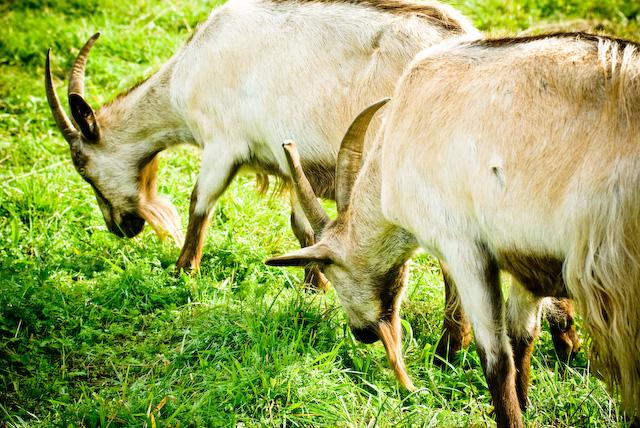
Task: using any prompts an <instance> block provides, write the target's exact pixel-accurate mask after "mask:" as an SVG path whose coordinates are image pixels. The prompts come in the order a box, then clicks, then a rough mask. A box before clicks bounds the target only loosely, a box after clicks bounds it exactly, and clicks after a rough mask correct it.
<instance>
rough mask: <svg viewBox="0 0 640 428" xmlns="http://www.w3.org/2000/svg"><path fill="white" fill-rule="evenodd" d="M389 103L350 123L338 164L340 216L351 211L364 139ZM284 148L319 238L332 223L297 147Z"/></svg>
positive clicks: (287, 144)
mask: <svg viewBox="0 0 640 428" xmlns="http://www.w3.org/2000/svg"><path fill="white" fill-rule="evenodd" d="M388 101H389V98H384V99H382V100H380V101H378V102H377V103H375V104H372V105H370V106H369V107H367V108H366V109H364V110H363V111H362V112H361V113H360V114H359V115H358V116H357V117H356V118H355V120H354V121H353V122H352V123H351V126H349V129H348V130H347V133H346V134H345V136H344V138H343V139H342V143H341V144H340V151H339V152H338V160H337V162H336V206H337V209H338V215H341V214H343V213H345V212H346V211H347V209H348V208H349V202H350V199H351V189H352V188H353V184H354V183H355V180H356V176H357V175H358V171H359V170H360V167H361V165H362V150H363V147H364V138H365V135H366V133H367V129H368V128H369V124H370V123H371V120H372V119H373V116H374V115H375V114H376V112H377V111H378V110H379V109H380V108H381V107H382V106H384V105H385V104H386V103H387V102H388ZM282 147H283V148H284V151H285V155H286V157H287V162H288V164H289V170H290V173H291V179H292V180H293V187H294V189H295V192H296V195H297V197H298V200H299V201H300V205H301V206H302V209H303V211H304V213H305V215H306V216H307V219H308V220H309V223H310V224H311V227H313V230H314V232H315V233H316V235H320V233H321V232H322V230H323V229H324V227H325V225H326V224H327V223H328V222H329V216H328V215H327V213H326V212H325V211H324V209H323V208H322V205H320V202H318V198H317V197H316V195H315V193H314V192H313V189H312V188H311V184H310V183H309V180H307V177H306V176H305V174H304V171H303V170H302V165H301V163H300V156H299V154H298V151H297V149H296V146H295V143H294V142H293V141H286V142H285V143H284V144H283V145H282Z"/></svg>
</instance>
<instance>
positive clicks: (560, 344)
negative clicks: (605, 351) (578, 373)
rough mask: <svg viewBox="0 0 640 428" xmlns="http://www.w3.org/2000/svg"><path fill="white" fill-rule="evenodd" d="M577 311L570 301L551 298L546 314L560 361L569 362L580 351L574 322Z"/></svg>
mask: <svg viewBox="0 0 640 428" xmlns="http://www.w3.org/2000/svg"><path fill="white" fill-rule="evenodd" d="M574 315H575V310H574V309H573V302H571V300H570V299H567V298H562V299H557V298H550V299H549V305H548V307H547V310H546V312H545V316H546V318H547V321H549V330H550V331H551V338H552V339H553V346H554V348H555V349H556V354H558V358H559V359H560V361H563V362H568V361H569V360H571V358H573V357H574V356H575V355H576V354H577V353H578V351H579V350H580V338H579V337H578V333H577V331H576V326H575V324H574V322H573V317H574Z"/></svg>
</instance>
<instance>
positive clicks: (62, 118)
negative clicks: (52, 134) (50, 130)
mask: <svg viewBox="0 0 640 428" xmlns="http://www.w3.org/2000/svg"><path fill="white" fill-rule="evenodd" d="M44 85H45V87H46V90H47V101H48V102H49V108H50V109H51V113H52V114H53V118H54V119H55V121H56V125H58V128H59V129H60V131H61V132H62V135H63V136H64V139H65V140H67V142H68V143H69V144H71V143H73V142H74V141H77V140H78V139H79V138H80V133H79V132H78V130H77V129H76V128H75V127H74V126H73V124H72V123H71V121H70V120H69V117H68V116H67V113H65V111H64V109H63V108H62V105H61V104H60V98H58V94H57V93H56V90H55V89H54V87H53V77H52V76H51V48H49V50H48V51H47V60H46V62H45V65H44Z"/></svg>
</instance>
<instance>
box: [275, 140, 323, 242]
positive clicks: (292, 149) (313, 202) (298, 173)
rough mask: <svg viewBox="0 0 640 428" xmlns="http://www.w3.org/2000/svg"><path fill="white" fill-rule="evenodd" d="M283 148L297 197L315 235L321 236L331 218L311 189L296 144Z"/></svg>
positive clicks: (285, 143) (289, 144)
mask: <svg viewBox="0 0 640 428" xmlns="http://www.w3.org/2000/svg"><path fill="white" fill-rule="evenodd" d="M282 148H283V149H284V153H285V155H286V157H287V163H288V164H289V171H290V172H291V179H292V180H293V188H294V189H295V192H296V196H297V197H298V200H299V201H300V205H301V206H302V210H303V211H304V214H305V215H306V216H307V220H309V223H310V224H311V227H312V228H313V231H314V232H315V234H316V235H320V233H321V232H322V229H324V226H325V225H326V224H327V222H329V216H327V213H325V211H324V209H323V208H322V205H320V202H319V201H318V198H317V197H316V195H315V193H314V192H313V189H312V188H311V184H310V183H309V180H307V176H306V175H304V171H303V170H302V165H301V164H300V155H299V154H298V150H297V149H296V144H295V143H294V142H293V141H291V140H288V141H285V142H284V143H283V144H282Z"/></svg>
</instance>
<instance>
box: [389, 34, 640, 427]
mask: <svg viewBox="0 0 640 428" xmlns="http://www.w3.org/2000/svg"><path fill="white" fill-rule="evenodd" d="M453 70H455V71H454V72H452V71H453ZM479 76H490V78H488V79H482V78H479ZM417 94H420V95H419V96H417ZM458 100H464V105H462V104H460V102H459V101H458ZM512 100H513V102H512ZM395 101H396V104H395V105H394V106H393V108H394V110H393V112H392V113H391V117H390V119H389V124H390V125H389V127H388V128H386V130H387V134H386V135H385V141H387V140H388V141H401V142H402V141H405V142H406V143H399V144H400V145H399V147H397V148H395V150H397V152H396V153H400V152H402V151H403V150H407V149H408V150H411V151H410V152H409V153H406V152H405V153H404V154H403V157H400V156H397V155H395V154H394V153H391V152H385V153H383V159H384V162H385V163H386V164H385V167H386V168H387V169H386V170H385V171H389V173H390V174H388V175H385V174H384V172H383V177H389V178H390V179H392V180H393V178H392V175H391V174H396V171H399V170H402V171H407V178H409V177H410V176H411V174H416V173H418V171H419V174H420V175H421V178H420V180H421V182H424V183H428V189H429V190H428V191H425V190H424V189H425V188H423V187H420V186H417V187H416V189H417V191H420V192H421V194H422V195H425V194H434V193H433V192H437V193H436V194H438V196H437V197H436V198H435V199H433V198H432V199H431V201H432V202H433V203H434V204H435V205H438V206H443V205H441V204H445V205H444V206H446V208H445V209H446V210H447V211H448V210H449V209H453V210H454V211H455V212H456V213H457V214H456V216H458V215H459V214H462V215H465V216H467V218H468V219H473V220H470V223H468V224H467V225H465V224H464V223H460V222H458V220H453V222H452V224H451V226H450V227H451V229H449V231H450V232H452V236H457V235H459V234H460V233H478V234H479V236H481V237H482V238H478V239H487V240H488V242H489V245H490V246H491V247H492V248H493V251H494V252H495V253H497V254H500V253H501V252H510V251H513V250H516V252H518V253H522V254H525V253H528V254H531V255H532V256H535V255H536V254H540V253H546V254H548V255H549V256H551V257H553V258H559V259H560V260H564V261H565V263H564V275H563V276H564V282H565V283H566V287H567V289H568V292H569V295H570V296H572V297H573V298H575V299H576V301H577V303H578V307H579V308H580V310H581V312H582V314H583V316H584V317H585V320H586V323H585V324H586V327H587V330H588V332H589V334H590V335H591V337H592V338H593V357H594V362H595V363H596V366H597V367H598V368H599V369H600V370H601V371H602V373H603V374H604V376H605V379H606V380H607V381H608V383H609V384H610V385H612V386H614V385H617V386H619V388H620V393H621V396H622V401H623V403H624V405H625V408H626V409H627V410H628V411H629V412H630V413H632V414H635V415H637V414H639V413H640V388H639V387H638V385H640V360H639V357H638V356H639V355H640V342H639V341H638V340H637V338H638V337H640V240H638V236H640V198H639V196H638V195H639V194H640V192H639V190H640V181H639V180H640V176H639V175H638V171H640V151H639V149H638V147H639V141H638V136H639V135H640V55H639V54H638V48H637V46H635V45H633V44H631V43H628V42H620V41H616V40H610V39H606V38H594V37H588V38H587V37H584V36H583V35H574V36H571V35H563V36H554V37H550V38H548V39H545V38H543V37H540V38H536V39H535V40H530V41H520V42H518V41H517V40H513V41H510V42H508V43H496V42H492V41H487V42H483V41H480V42H476V43H460V44H458V45H457V46H454V47H453V48H452V49H451V50H449V51H448V50H446V49H445V48H442V49H437V48H436V49H433V50H431V51H429V52H426V53H424V54H422V55H421V58H419V59H418V60H417V62H416V63H415V64H414V66H413V67H412V69H411V70H410V71H409V72H408V73H407V75H406V76H405V78H404V82H403V84H402V85H401V86H400V88H399V93H398V94H396V99H395ZM460 111H463V112H464V113H463V114H462V115H460ZM454 112H455V114H456V115H458V116H457V117H455V116H452V114H454ZM465 118H466V119H465ZM416 140H421V141H423V144H421V145H420V146H419V148H417V149H414V148H413V147H415V146H411V147H412V148H409V147H410V146H408V145H406V144H409V142H411V144H413V142H414V141H416ZM444 142H446V143H444ZM514 143H515V144H516V146H515V148H514ZM402 144H405V145H404V146H402ZM408 159H410V161H408V162H407V160H408ZM409 164H411V165H409ZM419 165H420V166H421V165H441V166H440V167H439V168H436V169H432V170H429V169H428V168H423V167H418V166H419ZM461 165H469V166H470V167H461ZM493 167H498V168H500V170H501V172H502V178H501V179H500V180H497V179H496V177H495V176H493V175H492V174H491V168H493ZM414 177H415V176H414ZM395 181H396V183H395V184H392V186H391V187H395V186H398V187H396V189H399V188H403V187H404V186H406V185H407V184H406V183H404V184H400V183H401V181H400V180H395ZM383 182H386V181H385V180H384V179H383ZM505 190H506V191H505ZM384 193H385V191H384V190H383V199H384V198H385V196H384ZM410 194H411V192H399V193H398V192H397V191H396V193H394V192H393V191H390V192H387V193H386V195H387V197H388V199H387V200H386V203H387V204H390V203H391V204H395V205H396V206H398V207H399V206H401V205H400V204H401V202H400V200H399V199H396V198H407V197H409V198H410V197H411V196H410ZM390 206H391V205H389V207H390ZM453 207H456V208H453ZM417 210H418V211H420V208H417ZM401 212H402V210H400V211H398V210H397V209H391V208H389V214H390V215H391V216H392V217H395V216H398V217H396V218H397V219H398V221H399V223H400V224H404V225H408V224H411V223H412V222H415V221H416V220H412V219H411V217H410V216H409V217H406V215H407V213H404V214H402V213H401ZM434 214H435V215H436V216H437V215H438V214H437V213H432V214H430V218H433V219H434V220H435V219H436V218H437V217H431V216H433V215H434ZM476 222H478V226H475V224H476ZM412 227H413V228H415V227H417V226H416V225H415V224H413V225H412ZM465 227H469V230H468V232H466V231H465V229H463V228H465ZM475 227H480V229H478V230H479V231H478V232H472V230H476V229H474V228H475ZM414 230H418V229H414ZM480 231H482V232H480ZM485 234H486V235H485ZM485 236H486V237H485ZM436 239H439V238H436ZM434 245H436V246H438V244H437V240H436V241H435V242H434ZM542 249H544V250H542ZM508 266H510V265H507V267H508ZM532 266H533V265H532ZM546 291H547V292H549V289H548V288H547V289H546Z"/></svg>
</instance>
